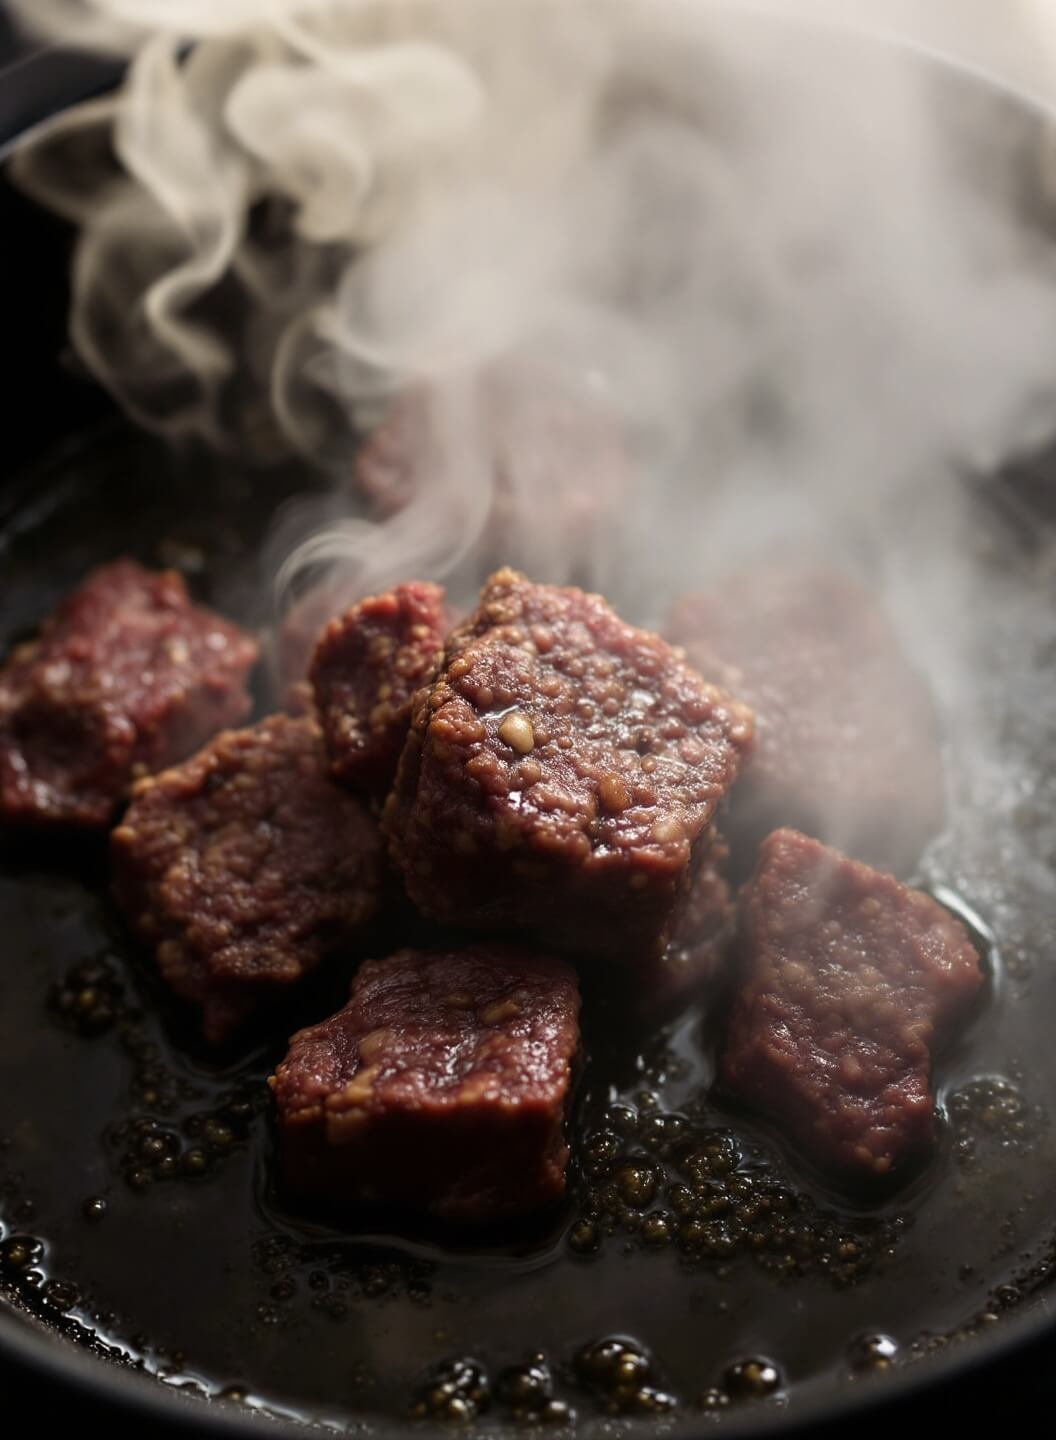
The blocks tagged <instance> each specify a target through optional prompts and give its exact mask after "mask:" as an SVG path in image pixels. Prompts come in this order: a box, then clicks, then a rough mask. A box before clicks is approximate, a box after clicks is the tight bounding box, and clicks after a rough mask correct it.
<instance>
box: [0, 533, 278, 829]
mask: <svg viewBox="0 0 1056 1440" xmlns="http://www.w3.org/2000/svg"><path fill="white" fill-rule="evenodd" d="M256 658H257V645H256V642H255V641H254V640H253V638H252V637H251V636H250V635H247V634H246V633H245V631H243V630H241V629H239V627H238V626H237V625H234V624H232V623H231V622H230V621H228V620H224V619H222V618H221V617H220V616H219V615H215V614H213V613H212V612H211V611H209V610H206V609H204V608H203V607H201V606H199V605H193V604H192V603H191V601H190V598H189V596H188V594H187V587H186V586H185V585H184V582H183V580H182V578H181V577H180V576H179V575H178V574H176V572H175V571H171V570H166V571H161V572H155V571H150V570H145V569H144V568H143V567H142V566H141V565H137V564H136V563H135V562H134V561H132V560H117V561H114V562H113V563H112V564H110V565H103V566H101V567H100V568H99V569H97V570H93V571H92V573H91V574H90V575H89V576H88V577H87V579H86V580H85V581H84V582H83V584H82V585H80V586H79V587H78V589H76V590H75V591H73V593H72V594H70V595H68V596H67V597H66V599H65V600H64V601H63V602H62V604H61V605H60V606H59V607H58V609H57V610H56V611H55V612H54V614H53V615H52V616H51V617H50V618H49V619H47V620H46V621H45V622H44V624H43V625H42V627H41V629H40V633H39V635H38V636H37V638H36V639H34V640H31V641H29V642H27V643H26V644H24V645H21V646H19V647H18V648H17V649H16V650H15V651H14V653H13V654H12V655H11V656H10V657H9V658H8V660H7V661H6V663H5V664H4V666H3V668H2V669H0V821H7V822H10V823H22V824H28V825H38V826H45V825H62V826H76V827H82V828H102V827H104V826H105V825H107V824H108V823H109V821H110V820H111V818H112V816H113V813H114V811H115V809H116V808H117V806H118V805H119V804H120V802H121V801H122V800H123V799H124V797H125V795H126V793H127V791H128V788H129V786H130V785H131V783H132V781H133V779H134V778H135V777H136V776H137V775H138V774H142V773H144V772H146V771H152V770H157V769H160V768H161V767H162V766H164V765H168V764H171V763H172V762H173V761H175V760H180V759H182V758H183V756H185V755H187V754H188V753H189V752H190V751H192V750H193V749H195V747H196V746H198V745H200V744H201V743H202V741H203V740H206V739H207V738H208V737H209V736H210V735H212V734H213V733H214V732H215V731H216V730H218V729H220V728H221V727H223V726H224V725H231V724H235V723H236V722H238V721H239V720H242V719H244V718H245V716H246V715H247V714H248V712H249V708H250V697H249V694H248V691H247V689H246V681H247V678H248V676H249V672H250V670H251V669H252V668H253V665H254V662H255V661H256Z"/></svg>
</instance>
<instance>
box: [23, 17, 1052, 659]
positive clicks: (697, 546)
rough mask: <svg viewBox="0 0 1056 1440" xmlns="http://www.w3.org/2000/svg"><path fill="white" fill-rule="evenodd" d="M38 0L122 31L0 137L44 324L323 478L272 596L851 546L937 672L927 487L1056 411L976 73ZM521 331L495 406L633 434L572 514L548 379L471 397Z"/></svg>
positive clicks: (225, 441)
mask: <svg viewBox="0 0 1056 1440" xmlns="http://www.w3.org/2000/svg"><path fill="white" fill-rule="evenodd" d="M878 7H879V8H878ZM28 8H31V9H32V13H33V16H34V17H35V19H36V21H37V23H43V24H45V25H48V24H50V25H51V26H52V27H53V30H54V31H55V32H56V33H61V34H64V35H67V36H69V35H71V34H74V33H75V31H74V30H73V29H72V28H71V27H73V26H75V25H78V26H80V27H81V28H80V29H79V30H77V31H76V34H77V35H78V37H79V38H80V39H82V40H83V39H85V38H86V36H87V38H89V39H91V40H93V41H94V42H95V43H99V44H104V45H111V46H117V47H121V48H123V49H125V50H126V51H127V52H128V53H129V54H130V55H131V57H132V58H131V64H130V69H129V72H128V78H127V81H126V83H125V84H124V86H123V87H122V89H121V90H120V91H119V92H118V93H117V94H115V95H113V96H108V97H105V98H103V99H100V100H96V101H93V102H91V103H89V104H87V105H85V106H82V107H80V108H78V109H76V110H74V111H72V112H70V113H69V114H67V115H65V116H62V117H60V118H59V119H58V120H56V121H54V122H52V123H51V124H50V125H48V126H46V127H45V128H44V129H43V131H42V132H40V133H39V134H38V135H37V136H36V137H35V138H34V140H33V143H31V144H30V145H28V146H27V147H26V148H24V150H23V151H22V153H21V154H20V155H19V156H18V157H17V162H16V169H17V176H18V179H19V181H20V182H21V183H22V184H23V185H24V186H25V187H26V188H27V189H28V190H30V191H31V192H32V193H33V194H35V195H36V196H38V197H39V198H41V199H42V200H44V201H45V202H46V203H47V204H49V205H50V206H52V207H53V208H55V209H56V210H58V211H60V212H61V213H63V214H65V215H67V216H68V217H69V218H70V219H71V220H73V221H74V222H75V223H76V225H77V226H78V227H79V231H80V238H79V242H78V246H77V252H76V259H75V265H74V277H73V279H74V299H73V311H72V317H71V333H72V337H73V342H74V345H75V347H76V349H77V351H78V352H79V354H80V355H81V357H82V358H83V360H84V361H85V362H86V364H87V365H88V366H89V368H90V369H91V370H92V372H93V373H94V374H95V375H96V376H97V377H98V378H99V379H100V380H101V381H102V383H103V384H104V385H105V386H106V387H107V388H108V389H109V390H111V391H112V392H113V393H114V394H115V395H116V396H117V397H118V398H119V399H120V401H121V402H122V404H123V405H124V406H125V407H126V408H127V409H128V410H129V412H130V413H131V414H132V415H133V416H135V418H136V419H137V420H139V421H140V422H141V423H143V424H145V425H147V426H149V427H151V428H153V429H155V430H157V431H159V432H161V433H162V434H164V435H166V436H168V437H170V438H171V439H173V440H174V441H185V440H189V439H196V440H204V441H205V442H207V443H209V444H210V445H213V446H215V447H217V448H220V449H223V450H227V451H229V452H231V453H232V454H233V455H235V456H237V457H239V458H240V459H244V458H245V457H247V456H249V455H254V456H256V457H258V458H263V459H278V458H282V457H284V456H288V455H290V454H295V455H300V456H304V457H306V458H307V459H308V460H309V461H310V462H311V463H312V464H313V465H317V466H319V467H322V468H323V469H325V470H326V471H328V472H330V473H331V474H332V475H333V476H334V477H335V489H334V497H336V498H334V497H331V498H330V499H329V500H328V502H327V505H326V507H325V521H324V520H323V518H322V512H321V511H319V510H316V511H312V512H308V513H306V512H301V513H299V514H298V515H297V516H296V517H295V519H294V521H293V522H292V523H291V524H290V527H289V528H288V530H287V531H286V532H285V534H284V543H286V545H287V548H288V550H289V552H290V553H289V554H288V555H287V558H286V562H285V564H284V566H283V568H282V580H283V583H284V585H285V584H286V583H287V582H289V583H291V584H295V583H296V581H297V579H298V577H302V576H303V575H304V574H305V573H306V572H307V571H309V570H310V571H311V573H312V575H313V576H317V575H318V573H319V571H320V569H321V568H322V569H324V570H327V569H329V570H330V571H333V572H335V573H336V574H337V575H338V576H339V577H340V582H341V586H342V587H343V590H344V593H346V594H355V593H363V592H365V591H367V590H370V589H372V588H376V587H378V586H380V585H383V584H385V583H387V582H389V581H391V580H393V579H397V578H402V577H404V576H406V575H407V574H410V573H415V574H429V575H432V576H435V577H438V578H440V577H444V576H447V577H451V576H456V577H464V578H465V580H466V583H467V586H468V584H469V582H471V581H472V580H474V579H476V578H479V571H480V569H481V568H482V567H483V566H486V564H487V563H488V562H489V561H490V560H492V559H497V558H501V559H506V560H510V561H512V562H514V563H520V564H522V565H525V566H528V567H530V568H531V569H532V571H533V573H535V574H536V575H537V576H539V577H540V578H547V579H553V580H558V581H560V580H566V579H569V578H577V579H585V580H588V581H589V582H590V583H592V584H594V585H597V586H599V587H601V588H606V589H610V590H612V591H613V592H614V593H615V594H616V595H617V596H619V597H620V598H621V599H622V601H623V603H624V604H626V605H627V606H628V607H630V608H631V609H633V610H636V611H637V612H638V613H639V614H640V615H642V616H643V617H644V618H647V617H648V614H649V612H650V609H651V610H652V612H653V613H654V614H655V613H656V609H657V606H658V604H659V599H658V597H662V596H664V595H666V594H668V593H670V591H671V590H672V589H673V588H674V587H675V586H676V585H677V584H679V583H681V582H683V581H685V580H687V579H693V578H695V577H697V576H699V575H700V574H701V573H711V572H712V571H713V570H714V568H715V567H716V565H725V564H729V563H730V562H731V561H732V560H734V559H736V557H737V556H738V554H740V553H741V552H743V551H745V550H746V549H754V548H757V547H759V546H762V545H767V544H773V543H775V542H780V543H782V544H785V545H787V544H789V543H792V542H800V541H802V542H804V543H809V544H811V545H813V546H815V547H817V546H823V547H824V548H825V549H826V550H828V551H832V550H837V551H838V552H839V553H840V554H841V555H843V556H844V557H845V559H846V560H847V563H850V564H853V565H858V566H859V567H860V568H862V567H864V568H866V569H870V568H871V570H872V572H873V574H874V578H875V579H877V580H878V583H882V584H884V585H886V586H887V587H888V588H889V589H890V591H891V594H890V596H889V598H890V600H891V603H892V605H893V607H894V608H895V609H896V611H901V613H902V618H903V619H907V618H908V619H910V620H911V621H912V623H913V626H914V627H915V629H916V630H917V631H918V632H919V633H918V634H917V635H916V637H915V638H916V642H917V647H918V650H919V651H920V652H921V654H920V658H921V659H923V660H924V661H926V662H927V663H929V664H935V665H936V666H938V668H939V669H940V670H941V669H942V666H944V665H945V666H947V667H949V666H950V665H951V664H952V662H950V661H949V659H948V656H949V652H950V645H949V636H948V634H947V633H946V631H945V630H944V629H943V630H942V634H941V640H940V636H939V628H940V627H939V624H938V619H941V624H942V626H945V625H946V624H947V622H948V621H949V618H950V617H951V616H953V615H956V614H958V613H959V612H960V609H961V606H962V604H963V602H964V598H965V596H966V595H968V594H970V593H971V591H972V588H973V577H972V575H971V572H970V567H969V566H968V565H967V562H965V561H964V560H963V553H964V551H963V546H962V541H963V538H964V529H965V526H966V524H968V523H969V522H968V521H967V520H966V519H965V517H964V515H963V514H962V511H961V509H960V506H959V503H958V502H957V500H956V499H955V496H956V494H957V489H956V486H955V485H954V484H953V483H947V482H950V479H951V477H952V476H954V475H956V474H957V473H958V472H960V471H963V470H964V469H965V468H966V467H981V466H986V465H991V464H993V463H994V462H995V461H996V460H997V459H999V458H1000V457H1002V456H1005V455H1007V454H1008V453H1010V452H1011V451H1012V450H1014V449H1017V448H1021V447H1023V446H1024V445H1029V444H1030V443H1032V442H1033V441H1035V440H1036V439H1038V438H1040V437H1041V436H1042V435H1044V434H1045V433H1047V432H1048V431H1049V430H1051V429H1052V428H1053V417H1054V416H1056V284H1054V281H1056V268H1054V257H1053V251H1052V248H1051V245H1050V244H1049V242H1048V241H1047V239H1045V238H1044V237H1043V235H1042V232H1041V229H1040V227H1038V226H1037V225H1035V224H1033V223H1031V222H1030V220H1029V219H1028V218H1026V217H1025V214H1024V206H1023V201H1022V193H1021V192H1022V189H1023V187H1022V186H1021V184H1020V175H1021V170H1022V166H1021V160H1022V156H1021V154H1020V147H1021V146H1022V142H1023V138H1024V136H1023V130H1024V126H1023V122H1022V119H1021V117H1020V116H1019V115H1018V114H1016V113H1015V110H1014V107H1012V106H1011V105H1009V104H1008V103H1007V102H1006V101H1004V100H1003V99H1002V98H1001V97H1000V96H998V95H996V94H991V93H989V92H988V91H985V90H983V89H982V88H981V87H973V86H969V85H967V84H966V83H964V82H963V81H960V80H958V79H957V78H956V77H951V76H950V74H949V73H947V72H946V71H945V70H943V69H942V68H941V67H938V66H935V65H933V64H932V63H930V62H928V61H927V60H922V59H921V58H920V57H919V56H917V55H915V54H913V53H911V52H907V51H905V50H904V49H902V48H900V47H898V46H891V45H887V44H883V43H865V42H864V41H862V40H861V39H860V38H857V37H856V36H855V35H854V34H853V33H848V32H847V30H846V26H845V27H844V28H843V29H842V30H832V29H828V28H824V29H820V28H815V27H813V26H811V25H805V24H800V23H794V22H791V21H789V20H788V19H787V18H780V17H778V18H773V17H771V16H769V15H768V14H766V13H760V12H758V11H757V7H755V6H754V5H749V4H742V5H738V4H709V3H706V0H697V3H683V4H670V5H666V4H662V5H657V4H636V3H626V4H621V3H617V0H610V3H605V0H595V3H591V0H588V3H584V4H578V5H576V4H567V3H565V4H562V3H552V0H490V3H488V0H442V3H441V0H377V3H370V0H325V3H324V0H271V3H270V4H261V3H259V0H244V3H231V0H226V3H224V4H217V3H216V0H95V3H94V4H90V5H89V4H83V3H81V4H79V3H75V0H41V3H38V0H33V5H32V7H28ZM766 8H767V9H774V10H777V11H781V10H782V9H786V10H797V9H798V10H802V9H803V8H804V7H803V6H796V5H794V4H791V3H789V4H788V5H786V6H784V7H782V6H781V5H776V6H772V7H766ZM806 8H807V9H816V8H818V7H816V6H814V7H811V6H807V7H806ZM821 8H822V9H825V8H828V9H829V10H830V12H831V7H824V6H822V7H821ZM885 8H886V9H890V7H883V6H879V0H878V5H874V6H872V7H870V6H867V5H865V6H863V7H862V13H863V14H865V11H866V10H869V11H870V13H875V15H880V14H881V11H882V10H884V9H885ZM943 8H944V9H947V11H948V7H943ZM955 8H956V7H955ZM969 8H970V9H971V11H972V13H973V14H976V7H975V6H971V7H969ZM854 10H855V7H853V6H852V7H850V9H849V10H848V9H841V11H840V15H841V17H842V18H843V20H844V21H846V19H847V16H848V15H849V14H850V13H851V11H854ZM965 13H967V12H965ZM976 18H978V16H976ZM93 24H94V25H97V26H98V28H96V29H94V30H93V29H92V28H91V26H92V25H93ZM510 357H513V361H512V365H513V370H512V374H513V375H514V377H515V382H516V377H517V376H518V375H523V376H526V377H527V379H526V380H525V381H524V382H523V385H522V388H523V390H524V393H525V395H526V396H530V395H533V394H535V393H536V391H537V389H538V386H539V384H541V385H542V387H543V389H544V391H545V390H546V389H547V388H554V387H557V388H558V389H559V390H560V391H561V393H562V394H564V395H566V396H571V397H573V403H575V397H576V396H577V395H578V396H580V397H581V398H582V402H583V404H584V405H585V406H587V407H588V408H592V409H593V410H594V411H596V412H597V411H601V412H606V413H611V416H612V422H613V425H614V426H618V427H619V431H620V433H621V434H622V435H623V437H624V438H625V441H626V452H627V455H628V457H629V460H628V477H624V479H623V480H621V483H620V485H619V486H618V487H617V489H616V492H615V495H614V496H613V497H611V498H612V499H613V504H612V505H611V506H610V511H611V512H613V513H610V514H609V516H608V521H607V522H605V523H603V520H602V518H601V516H600V511H599V519H598V523H597V524H591V525H583V524H570V523H568V519H567V509H566V499H567V492H568V491H569V490H570V489H571V488H574V487H575V486H576V485H577V484H579V483H580V480H581V474H580V469H581V467H580V464H579V462H580V459H581V457H580V455H579V454H578V452H577V451H576V448H575V446H574V445H573V446H571V460H569V457H568V455H566V454H565V453H564V452H563V451H562V449H561V446H560V444H558V445H556V448H555V445H554V442H553V437H552V436H548V435H544V434H542V433H541V432H542V431H545V430H546V429H547V419H546V413H545V407H542V410H541V411H540V410H538V409H537V410H533V409H532V404H531V403H530V401H529V400H526V401H525V403H523V404H522V403H520V401H519V400H518V398H517V395H518V391H517V383H513V385H512V391H513V396H514V399H513V400H512V401H511V400H510V398H509V392H510V389H511V385H510V382H508V381H506V382H503V383H504V384H505V391H504V395H505V398H504V399H503V400H502V401H501V403H499V402H496V401H495V389H494V386H493V385H492V384H491V382H490V380H488V378H487V377H489V376H490V375H491V374H492V373H493V372H494V370H495V367H496V366H498V367H500V369H501V367H507V370H506V373H507V375H508V374H509V373H511V372H510V371H509V368H508V367H509V366H510V364H511V361H510ZM541 375H542V376H543V377H544V378H543V379H542V380H541V381H539V380H538V377H539V376H541ZM482 377H483V378H482ZM500 388H501V387H500ZM408 391H410V392H411V393H413V394H415V395H417V396H419V397H420V399H419V424H418V432H417V433H418V445H419V460H418V463H417V464H416V466H415V475H416V479H415V483H414V485H413V486H412V488H411V493H410V495H409V503H407V504H406V505H405V506H404V507H403V508H402V509H400V510H398V511H396V512H395V513H391V514H389V515H386V516H385V517H384V518H381V519H378V518H369V517H365V516H364V515H363V514H362V506H361V505H360V506H359V507H358V510H357V505H356V497H355V495H354V493H353V486H352V484H351V482H350V478H349V477H350V475H351V457H352V453H353V449H354V444H355V440H356V435H357V432H358V431H359V430H360V429H361V428H362V427H363V426H365V425H369V424H371V423H373V422H374V421H375V420H377V418H378V417H379V415H380V414H382V413H383V412H384V409H385V406H386V404H387V403H388V401H389V400H390V398H391V397H393V396H400V395H404V394H406V393H407V392H408ZM537 414H538V415H540V416H541V418H540V419H539V421H538V425H536V422H535V418H534V417H535V416H536V415H537ZM533 426H535V429H533ZM497 428H498V429H499V430H501V431H502V433H500V434H496V430H497ZM548 444H549V445H550V447H551V451H552V452H553V454H554V455H555V457H556V458H554V459H550V458H548V457H547V456H546V455H544V456H543V458H542V460H540V459H539V456H538V454H537V453H536V452H537V451H538V450H539V448H540V447H544V448H545V446H546V445H548ZM500 462H501V464H500ZM563 462H564V463H563ZM573 462H574V463H573ZM497 469H501V470H502V476H501V483H502V486H503V488H504V497H503V503H504V505H505V506H506V509H507V515H508V516H509V515H512V517H513V523H507V524H506V525H505V526H503V527H500V529H501V536H502V550H503V553H502V555H501V556H492V555H489V554H486V553H485V552H486V551H487V549H488V546H489V544H493V542H494V540H495V535H496V529H495V525H494V523H493V521H494V510H495V493H494V487H495V482H496V470H497ZM573 470H574V471H575V473H571V471H573ZM923 490H926V491H927V492H928V494H929V496H930V497H931V498H930V499H929V501H928V506H927V512H928V516H929V524H931V525H932V526H933V527H934V530H935V535H936V544H937V545H939V546H940V547H941V551H942V554H943V555H944V556H945V557H946V561H948V563H946V562H944V563H943V565H942V566H941V567H937V569H936V572H935V576H933V578H932V580H931V581H930V582H928V583H923V582H922V581H921V579H920V576H919V573H917V572H915V573H916V576H917V578H916V580H915V581H914V583H913V584H912V585H910V586H909V588H908V589H907V588H906V586H905V585H902V584H901V583H895V579H894V578H893V576H894V573H895V572H896V571H898V570H899V566H898V564H897V560H895V561H893V560H892V555H893V554H895V555H896V556H897V550H898V547H897V545H895V546H894V549H892V544H891V542H892V540H893V539H894V540H897V539H898V537H899V535H900V532H901V530H902V529H904V528H905V524H906V516H907V513H908V509H909V507H910V506H911V505H915V504H916V499H915V498H911V497H918V496H919V495H920V494H921V493H922V491H923ZM511 497H512V498H511ZM936 553H938V552H936ZM903 568H905V567H903ZM940 582H941V583H940ZM925 602H926V603H927V604H931V605H933V606H934V616H935V617H938V619H936V623H935V625H933V626H931V627H929V626H928V625H927V624H921V623H920V614H921V605H922V604H925ZM932 639H933V640H934V643H930V642H931V640H932Z"/></svg>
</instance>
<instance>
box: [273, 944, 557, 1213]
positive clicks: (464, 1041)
mask: <svg viewBox="0 0 1056 1440" xmlns="http://www.w3.org/2000/svg"><path fill="white" fill-rule="evenodd" d="M578 1014H579V993H578V990H577V988H576V978H575V975H574V974H573V972H572V971H571V969H570V968H569V967H568V966H567V965H566V964H564V962H563V961H561V960H555V959H551V958H549V957H546V956H540V955H535V954H532V953H530V952H524V951H519V950H515V949H513V948H511V947H508V946H504V945H495V944H482V945H477V946H472V947H470V948H468V949H464V950H456V951H449V952H441V953H432V954H430V953H423V952H421V951H416V950H403V951H401V952H400V953H399V954H398V955H392V956H390V957H389V958H388V959H386V960H370V961H367V962H366V964H364V965H363V966H362V968H361V969H360V971H359V973H358V975H357V976H356V978H355V981H354V983H353V986H352V998H351V1000H350V1001H349V1003H348V1004H347V1005H346V1006H345V1008H344V1009H343V1010H341V1011H339V1012H338V1014H336V1015H334V1016H332V1017H331V1018H330V1019H329V1020H324V1021H323V1023H322V1024H321V1025H313V1026H312V1027H311V1028H310V1029H307V1030H302V1031H300V1033H299V1034H297V1035H295V1036H294V1037H293V1039H292V1040H291V1042H290V1049H289V1053H288V1054H287V1056H286V1059H285V1060H284V1061H283V1063H282V1064H281V1065H280V1066H279V1068H278V1070H277V1071H276V1073H275V1075H273V1076H272V1078H271V1082H270V1083H271V1086H272V1090H273V1091H274V1095H275V1101H276V1105H277V1109H278V1127H279V1147H280V1157H281V1161H282V1172H283V1176H284V1178H285V1182H286V1184H287V1186H288V1188H289V1189H290V1191H291V1192H292V1193H294V1194H295V1195H298V1196H300V1197H301V1198H302V1199H303V1200H307V1201H309V1202H311V1203H313V1204H315V1205H317V1206H319V1207H320V1208H322V1209H324V1210H328V1211H331V1212H333V1211H341V1210H342V1209H346V1210H347V1209H348V1208H349V1207H352V1206H354V1205H361V1204H373V1203H383V1204H387V1205H397V1206H399V1207H401V1208H406V1209H413V1210H418V1211H426V1212H428V1213H429V1214H431V1215H434V1216H437V1217H439V1218H442V1219H444V1220H451V1221H471V1222H484V1221H491V1220H497V1219H501V1218H504V1217H511V1216H516V1215H522V1214H527V1213H530V1212H532V1211H534V1210H538V1209H540V1208H541V1207H543V1206H546V1205H548V1204H550V1203H551V1202H553V1201H555V1200H557V1199H559V1198H560V1196H561V1195H562V1193H563V1191H564V1188H565V1166H566V1163H567V1160H568V1146H567V1145H566V1143H565V1137H564V1127H563V1121H564V1115H565V1108H566V1105H567V1102H568V1098H569V1087H570V1083H571V1077H572V1066H573V1060H574V1058H575V1055H576V1052H577V1049H578V1044H579V1031H578V1025H577V1020H578Z"/></svg>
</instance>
